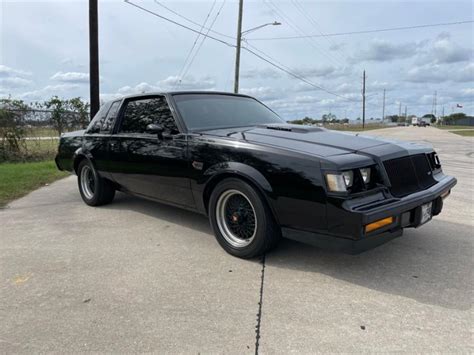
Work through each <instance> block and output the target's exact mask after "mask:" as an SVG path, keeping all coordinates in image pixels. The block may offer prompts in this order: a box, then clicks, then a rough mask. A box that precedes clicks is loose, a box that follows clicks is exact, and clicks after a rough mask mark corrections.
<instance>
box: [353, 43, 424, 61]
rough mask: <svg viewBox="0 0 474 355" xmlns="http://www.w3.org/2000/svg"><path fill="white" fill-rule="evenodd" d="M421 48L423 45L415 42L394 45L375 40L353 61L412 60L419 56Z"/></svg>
mask: <svg viewBox="0 0 474 355" xmlns="http://www.w3.org/2000/svg"><path fill="white" fill-rule="evenodd" d="M420 46H422V44H421V43H415V42H406V43H393V42H390V41H387V40H383V39H373V40H372V41H371V42H369V44H368V45H367V46H366V47H365V48H361V49H360V50H359V51H358V52H357V53H356V54H355V56H354V58H353V60H356V61H359V60H365V61H374V62H388V61H392V60H396V59H405V58H410V57H413V56H415V55H416V54H417V52H418V50H419V47H420Z"/></svg>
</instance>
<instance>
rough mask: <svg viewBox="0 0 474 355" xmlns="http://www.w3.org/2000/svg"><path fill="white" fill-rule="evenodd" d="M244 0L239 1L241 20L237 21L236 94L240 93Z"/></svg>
mask: <svg viewBox="0 0 474 355" xmlns="http://www.w3.org/2000/svg"><path fill="white" fill-rule="evenodd" d="M243 8H244V0H239V19H238V20H237V46H236V51H235V76H234V93H235V94H238V93H239V74H240V73H239V72H240V45H241V43H242V13H243Z"/></svg>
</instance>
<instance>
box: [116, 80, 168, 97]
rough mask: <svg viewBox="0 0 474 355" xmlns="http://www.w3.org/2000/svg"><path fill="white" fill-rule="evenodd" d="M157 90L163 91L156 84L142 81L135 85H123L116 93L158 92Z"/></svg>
mask: <svg viewBox="0 0 474 355" xmlns="http://www.w3.org/2000/svg"><path fill="white" fill-rule="evenodd" d="M159 91H163V90H162V89H161V88H160V87H158V86H155V85H152V84H148V83H145V82H143V83H139V84H137V85H135V86H123V87H121V88H120V89H118V90H117V94H119V95H132V94H144V93H147V92H159Z"/></svg>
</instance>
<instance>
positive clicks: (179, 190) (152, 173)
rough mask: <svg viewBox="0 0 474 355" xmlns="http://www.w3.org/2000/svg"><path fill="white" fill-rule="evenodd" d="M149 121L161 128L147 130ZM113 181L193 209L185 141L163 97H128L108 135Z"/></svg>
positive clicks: (134, 191) (127, 187)
mask: <svg viewBox="0 0 474 355" xmlns="http://www.w3.org/2000/svg"><path fill="white" fill-rule="evenodd" d="M149 124H158V125H160V126H162V127H163V129H164V131H163V134H162V135H160V137H159V136H158V135H157V134H151V133H148V132H147V129H146V128H147V126H148V125H149ZM109 159H110V163H111V166H112V169H111V170H112V171H111V175H112V178H113V180H114V181H115V182H116V183H118V184H119V185H120V186H121V187H122V188H123V189H124V190H126V191H129V192H132V193H134V194H138V195H142V196H145V197H149V198H153V199H157V200H160V201H163V202H168V203H172V204H176V205H180V206H183V207H188V208H194V207H195V204H194V199H193V196H192V192H191V186H190V179H189V168H190V164H189V162H188V159H187V142H186V139H185V135H183V134H181V133H180V132H179V130H178V127H177V125H176V121H175V119H174V117H173V115H172V112H171V110H170V108H169V105H168V103H167V100H166V98H165V97H164V96H161V95H154V96H147V97H139V98H132V99H128V100H126V101H125V102H124V105H123V108H122V110H121V113H120V119H119V122H118V127H117V128H116V129H115V130H114V134H112V136H111V138H110V146H109Z"/></svg>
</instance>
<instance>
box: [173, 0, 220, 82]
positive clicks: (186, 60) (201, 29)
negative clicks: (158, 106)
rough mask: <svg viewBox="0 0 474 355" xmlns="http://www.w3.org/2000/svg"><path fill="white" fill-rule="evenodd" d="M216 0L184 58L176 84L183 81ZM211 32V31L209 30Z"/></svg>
mask: <svg viewBox="0 0 474 355" xmlns="http://www.w3.org/2000/svg"><path fill="white" fill-rule="evenodd" d="M216 2H217V0H214V2H213V3H212V6H211V9H210V10H209V12H208V13H207V16H206V19H205V20H204V22H203V23H202V25H201V28H200V30H199V33H198V34H197V36H196V38H195V39H194V42H193V45H192V46H191V48H190V50H189V51H188V55H187V56H186V59H185V60H184V63H183V66H182V68H181V70H180V71H179V74H178V82H177V83H176V86H179V84H180V83H181V80H182V78H183V76H184V75H183V72H184V70H185V68H186V65H187V64H188V60H189V58H190V57H191V54H192V53H193V50H194V48H195V47H196V44H197V42H198V40H199V38H200V37H201V33H202V31H203V29H204V26H206V23H207V20H209V16H211V12H212V10H214V6H216ZM208 33H209V31H208ZM204 38H205V37H204Z"/></svg>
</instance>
